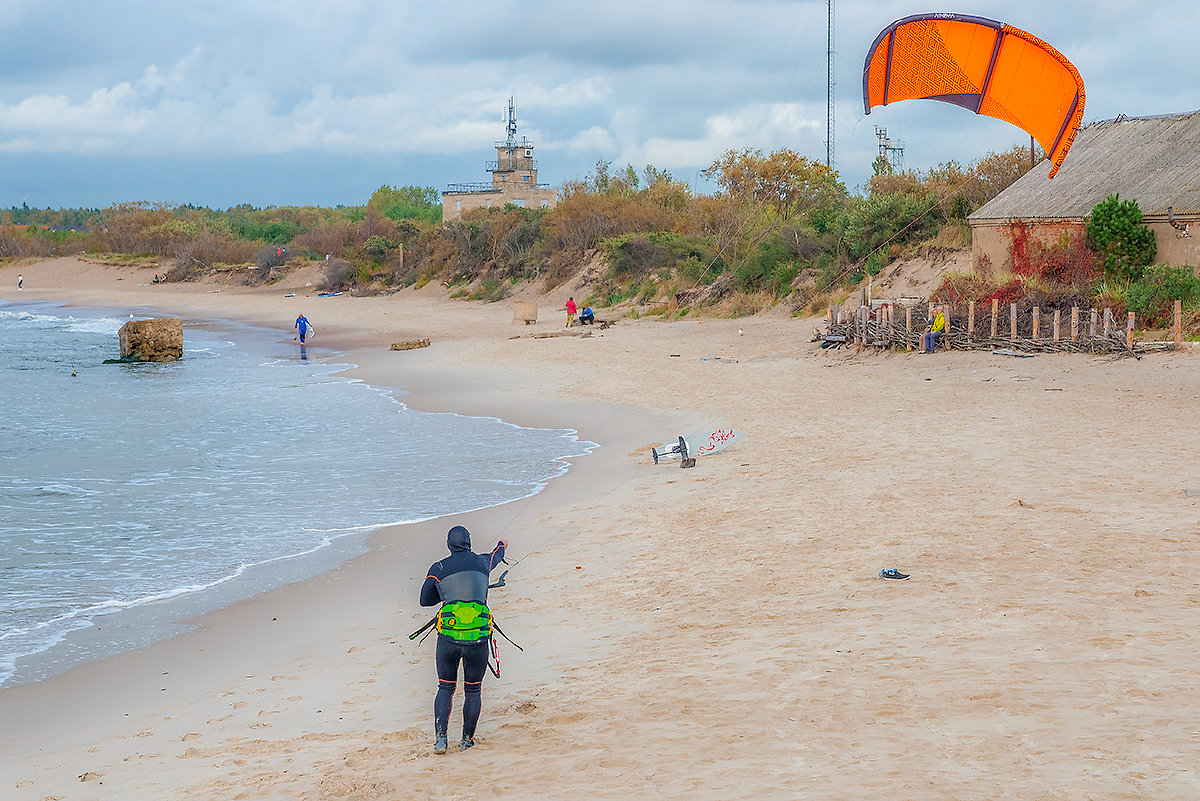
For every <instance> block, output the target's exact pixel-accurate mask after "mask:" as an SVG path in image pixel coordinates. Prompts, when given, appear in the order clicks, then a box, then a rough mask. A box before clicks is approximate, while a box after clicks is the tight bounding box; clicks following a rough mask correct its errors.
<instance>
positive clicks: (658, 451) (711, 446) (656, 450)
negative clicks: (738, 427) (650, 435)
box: [650, 426, 742, 464]
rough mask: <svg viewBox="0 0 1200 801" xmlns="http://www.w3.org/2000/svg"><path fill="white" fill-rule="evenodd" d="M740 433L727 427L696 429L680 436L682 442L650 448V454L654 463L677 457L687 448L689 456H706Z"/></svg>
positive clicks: (720, 448)
mask: <svg viewBox="0 0 1200 801" xmlns="http://www.w3.org/2000/svg"><path fill="white" fill-rule="evenodd" d="M741 436H742V435H741V434H740V433H739V432H737V431H734V430H733V429H732V428H728V427H724V426H722V427H717V428H706V429H704V430H703V431H697V432H696V433H695V434H689V435H688V436H686V437H680V438H679V439H682V440H683V442H678V441H676V442H674V443H670V442H669V443H667V444H665V445H657V446H655V447H653V448H651V449H650V455H651V456H653V457H654V463H655V464H658V463H659V462H664V461H670V460H672V459H678V458H679V457H680V456H682V455H683V449H684V448H687V455H688V456H689V457H695V456H708V455H709V454H710V453H716V452H717V451H721V450H725V449H726V448H728V447H729V446H730V445H732V444H733V443H735V442H737V441H738V439H739V438H740V437H741Z"/></svg>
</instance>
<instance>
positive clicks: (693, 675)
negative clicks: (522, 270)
mask: <svg viewBox="0 0 1200 801" xmlns="http://www.w3.org/2000/svg"><path fill="white" fill-rule="evenodd" d="M23 271H24V274H25V277H26V288H27V289H26V292H29V291H31V287H36V286H39V285H43V286H45V287H47V289H45V290H44V291H46V292H49V293H59V296H60V297H70V298H71V299H73V300H74V301H76V302H80V303H90V304H96V299H97V298H126V299H127V300H128V302H129V303H131V304H132V303H138V304H143V303H145V301H144V299H145V298H146V297H158V298H171V299H174V300H172V305H170V306H168V305H166V304H164V305H162V306H160V307H162V308H168V307H169V308H175V309H180V310H198V311H195V312H192V311H189V313H194V314H196V315H197V316H198V315H199V314H206V313H207V314H212V315H213V316H216V315H215V314H214V312H213V310H214V309H217V308H218V307H222V306H224V307H226V308H225V309H224V310H225V311H230V312H231V314H227V315H224V316H231V317H233V318H234V319H237V317H238V315H239V314H241V315H243V316H244V317H245V318H246V319H252V318H257V319H259V320H264V321H267V322H268V323H270V322H271V321H272V320H274V321H277V322H278V324H279V325H281V326H284V325H286V324H290V319H291V318H294V316H295V314H296V312H297V310H299V311H303V312H304V313H305V315H306V316H308V317H309V318H310V319H311V320H313V322H314V324H315V325H316V326H317V329H318V332H320V334H321V335H323V337H328V338H330V339H336V340H337V341H338V342H345V343H348V344H349V345H350V346H351V347H352V348H353V350H352V354H353V355H352V357H351V361H354V362H355V363H356V364H358V365H359V366H358V367H357V368H355V371H354V372H355V374H356V375H361V376H363V377H364V380H367V381H368V383H372V384H386V383H387V381H386V380H391V381H394V382H396V383H398V384H402V385H403V386H404V387H405V388H407V389H410V390H411V394H409V395H404V396H402V398H401V402H403V403H405V404H406V405H409V406H411V407H412V408H419V409H425V408H429V409H437V410H448V411H455V412H459V413H465V414H476V413H480V412H481V411H483V412H485V413H486V414H487V415H488V416H498V417H501V418H502V419H506V420H509V421H510V422H514V423H516V424H520V425H525V424H528V422H529V421H534V422H537V423H542V422H545V423H547V424H548V425H550V427H569V428H573V429H575V430H577V431H578V432H579V436H580V437H581V438H583V439H588V440H591V441H594V442H598V443H600V444H601V446H602V447H601V448H599V449H598V450H597V451H595V452H593V454H591V455H590V458H589V459H580V460H578V461H579V463H578V464H574V465H573V466H572V468H571V469H570V470H568V472H567V474H566V475H565V476H561V477H560V478H559V479H555V480H554V481H552V482H551V483H550V485H549V486H548V487H547V488H546V489H545V490H544V491H543V492H542V493H540V494H538V495H536V496H534V497H533V498H531V499H529V500H528V501H526V502H520V503H513V504H507V505H504V506H499V507H493V508H491V509H489V510H485V511H484V512H480V513H475V514H471V515H466V516H463V518H462V519H456V521H455V522H461V523H463V524H464V525H466V526H467V528H468V529H470V530H471V531H472V533H473V535H474V537H475V539H474V544H475V545H476V547H477V548H480V549H482V548H485V547H489V546H490V545H491V543H492V542H494V541H495V538H496V536H497V534H498V533H499V532H501V531H504V532H506V534H507V535H508V536H509V539H510V552H511V553H512V555H513V557H514V558H522V557H526V556H528V561H522V562H521V564H520V565H519V566H518V567H517V568H516V569H514V570H513V573H512V575H510V576H509V586H507V587H506V588H505V589H504V590H503V591H500V590H497V591H495V595H494V606H495V610H496V615H497V618H498V619H499V620H500V621H501V625H502V626H503V627H504V629H505V631H506V632H508V633H509V634H510V635H511V636H513V638H514V639H515V640H516V641H517V642H519V643H520V644H521V645H522V646H524V647H525V651H524V652H521V651H517V650H516V649H513V648H510V647H508V646H507V644H506V643H504V642H501V651H502V655H503V676H502V678H500V679H498V680H496V679H492V678H491V677H489V678H487V679H486V680H485V684H484V703H483V716H482V718H481V720H480V728H479V733H478V737H477V740H478V742H479V745H478V746H477V747H476V748H474V749H472V750H471V751H470V752H467V753H466V754H463V755H459V754H451V755H446V756H444V757H435V756H434V755H433V754H432V753H431V752H430V748H431V744H432V736H431V735H432V732H431V728H432V724H431V721H430V720H429V718H430V706H431V703H432V696H433V690H434V686H435V679H434V673H433V664H432V661H433V660H432V647H431V645H430V644H429V643H428V642H426V643H425V645H424V646H418V645H416V644H413V643H410V642H409V641H408V639H407V637H406V635H407V634H408V633H409V632H410V631H412V630H414V629H416V628H417V627H418V626H419V625H420V624H421V623H423V622H424V621H425V620H426V619H427V617H428V615H427V614H426V613H425V610H421V609H419V608H418V607H417V606H416V602H415V598H416V591H417V588H418V587H419V583H420V579H422V578H423V572H422V571H423V570H424V569H425V567H426V565H427V564H428V563H429V562H431V561H433V560H434V559H436V558H440V557H441V556H442V555H443V554H444V536H445V530H444V526H443V525H433V524H432V523H426V524H414V525H412V526H405V527H403V528H401V529H395V530H380V531H379V532H377V533H376V535H374V536H373V537H372V538H371V547H372V550H371V551H369V552H368V553H366V554H363V555H362V556H359V557H355V558H353V559H351V560H349V561H348V562H346V563H345V564H344V565H342V566H341V567H339V568H338V569H335V570H333V571H329V572H326V573H323V574H321V575H319V576H317V577H315V578H313V579H310V580H307V581H304V582H301V583H299V584H293V585H288V587H284V588H280V589H279V590H273V591H271V592H268V593H265V594H263V595H258V596H255V597H253V598H251V599H248V600H246V601H244V602H241V603H239V604H237V605H235V606H232V607H228V608H225V609H222V610H219V611H217V612H214V613H211V614H209V615H206V616H204V617H203V618H202V621H201V622H202V623H203V625H202V626H201V627H200V628H198V629H197V630H195V631H193V632H190V633H188V634H186V635H183V636H181V637H177V638H174V639H172V640H169V641H167V642H164V643H159V644H157V645H154V646H150V647H149V648H146V649H142V650H139V651H135V652H130V653H128V654H124V655H120V656H117V657H113V658H111V659H109V660H105V661H104V662H102V663H93V664H91V665H88V666H85V667H83V668H80V669H77V670H76V671H73V672H71V673H68V674H66V675H64V676H62V677H59V678H58V679H51V680H49V681H48V682H42V683H40V684H38V685H27V686H26V687H17V688H13V689H11V690H4V691H0V720H3V721H5V723H2V724H0V748H3V749H4V751H3V753H4V754H5V756H4V757H3V758H0V788H5V789H6V792H8V794H9V795H10V796H11V797H12V798H13V799H14V801H26V799H30V800H31V801H41V799H43V798H45V797H46V796H47V795H56V796H60V797H66V798H70V799H72V801H75V799H83V801H89V800H90V799H93V798H94V799H101V798H107V797H110V795H109V794H110V793H111V788H112V787H114V786H115V787H119V788H121V793H122V794H123V795H125V796H129V797H154V798H157V797H170V798H187V799H206V800H208V799H211V800H212V801H218V800H220V801H224V799H233V798H238V797H297V798H303V799H314V800H315V799H334V798H345V799H368V798H370V799H389V801H390V799H402V798H410V797H425V796H435V795H436V796H442V795H448V794H449V795H452V796H455V797H457V796H463V797H466V796H468V795H469V796H472V797H474V796H478V795H486V794H495V793H497V792H499V793H500V794H501V795H502V796H504V797H507V796H512V797H521V798H558V797H562V796H565V795H588V796H589V797H597V798H601V799H607V798H628V797H642V796H654V797H662V798H689V799H701V801H717V799H725V798H731V797H742V796H746V795H755V796H758V797H762V798H781V799H782V798H795V797H798V796H799V795H802V794H806V795H811V796H812V797H814V798H815V797H821V798H830V799H847V801H849V799H858V798H863V797H867V796H870V795H877V794H881V793H888V794H902V795H906V796H910V797H914V798H926V799H937V800H941V799H945V801H950V800H951V799H953V800H954V801H963V800H964V799H991V798H993V797H995V794H996V791H995V786H996V785H995V783H994V782H985V783H982V784H981V783H980V782H979V781H978V778H979V777H980V776H989V777H996V778H1000V779H1001V780H1002V781H1003V782H1004V787H1005V792H1006V793H1007V794H1008V795H1011V796H1012V797H1014V798H1040V797H1046V798H1050V797H1054V798H1076V799H1089V798H1091V799H1099V798H1105V799H1118V800H1120V801H1124V800H1125V799H1128V801H1133V800H1134V799H1140V798H1146V797H1154V798H1161V799H1180V801H1182V800H1183V799H1190V798H1193V797H1195V796H1196V795H1197V793H1198V792H1200V779H1197V777H1196V774H1195V772H1194V768H1193V767H1192V766H1191V761H1192V760H1191V759H1190V757H1188V756H1187V754H1189V753H1194V751H1195V748H1196V744H1197V736H1198V735H1197V734H1196V730H1195V728H1196V727H1195V724H1194V722H1193V720H1192V717H1193V716H1191V715H1189V714H1188V710H1189V709H1190V708H1191V707H1192V706H1194V705H1196V704H1197V703H1200V688H1197V686H1196V684H1195V682H1194V681H1193V677H1194V655H1195V653H1196V652H1197V649H1200V584H1198V583H1197V580H1196V577H1195V575H1194V572H1193V571H1191V570H1190V569H1189V568H1188V565H1191V564H1194V563H1195V562H1196V561H1197V560H1198V559H1200V466H1198V465H1197V464H1196V461H1195V459H1194V455H1193V454H1192V453H1191V450H1190V449H1189V448H1188V447H1187V443H1191V442H1195V441H1200V419H1197V418H1196V415H1195V414H1194V403H1195V398H1196V397H1200V362H1197V361H1196V358H1195V355H1194V354H1193V353H1192V352H1191V351H1189V352H1184V353H1175V354H1153V355H1148V356H1146V357H1144V358H1143V359H1142V360H1141V361H1134V360H1128V359H1127V360H1124V361H1112V360H1111V359H1104V358H1097V357H1088V356H1072V355H1049V356H1038V357H1036V358H1031V359H1020V360H1006V359H1004V358H1003V357H996V356H991V355H989V354H984V353H960V352H953V353H946V354H936V355H934V356H930V357H920V358H918V357H916V356H914V355H910V354H902V353H898V354H868V353H864V354H856V353H854V352H852V351H849V352H848V351H835V352H828V351H819V350H818V349H816V348H815V347H814V346H812V345H811V344H810V343H809V342H808V341H807V339H808V336H809V333H810V330H811V324H812V323H811V321H799V320H792V319H785V318H780V317H770V316H766V317H758V318H744V319H742V320H685V321H679V322H673V323H662V322H658V321H651V320H645V321H622V322H621V323H620V324H619V325H617V326H615V327H613V328H610V329H608V330H606V331H604V332H595V333H594V334H593V336H591V337H589V338H579V337H553V338H545V339H532V338H530V337H527V336H524V335H525V334H529V333H533V332H539V331H540V332H550V331H557V330H558V329H559V328H560V326H561V318H559V317H558V314H557V313H556V312H553V311H552V312H551V313H550V314H548V315H547V316H548V317H549V318H552V319H546V320H539V322H538V323H537V325H536V326H533V327H531V328H528V329H523V328H521V327H514V326H512V324H511V320H510V319H509V309H508V308H507V304H492V305H485V304H478V303H470V302H462V301H458V302H452V301H448V300H447V299H446V298H445V297H444V293H439V292H438V291H436V288H434V289H430V288H427V289H426V290H423V291H416V292H414V291H408V290H406V291H405V292H402V293H398V294H397V295H395V296H387V297H383V298H330V299H322V301H320V302H318V301H316V300H315V299H311V298H299V299H284V298H282V297H280V296H281V295H282V294H283V293H284V292H287V291H290V290H289V289H288V288H287V287H272V288H266V289H264V288H256V289H246V288H241V289H235V288H230V287H216V288H214V287H213V286H212V285H208V286H192V287H183V286H173V287H172V286H171V285H167V286H168V288H167V290H166V291H163V292H156V291H155V288H146V289H145V290H144V291H143V290H142V289H141V288H138V289H137V290H135V291H129V290H133V287H132V286H129V287H127V286H126V283H127V282H129V281H136V274H137V271H136V270H131V269H129V268H99V267H95V266H94V265H81V264H80V263H78V262H73V261H72V260H58V261H56V262H53V263H48V264H45V265H40V266H39V265H34V266H32V267H31V266H23ZM148 273H149V271H148ZM7 276H8V271H6V270H4V269H2V268H0V287H3V286H4V283H3V282H4V281H5V280H6V278H7ZM117 278H122V279H124V280H122V282H121V284H116V283H115V281H116V279H117ZM300 288H301V290H302V289H303V287H302V285H301V287H300ZM217 290H219V291H217ZM560 290H561V292H560V293H561V294H562V295H563V298H562V299H563V300H565V295H566V294H567V292H568V291H571V288H569V287H563V288H560ZM38 291H39V292H41V291H43V290H38ZM6 293H7V294H6ZM0 296H4V297H10V296H11V292H8V290H7V289H4V290H0ZM292 301H295V302H292ZM539 302H540V303H541V304H542V308H543V309H545V308H550V309H552V310H553V309H555V308H557V306H558V304H559V297H558V295H557V294H555V293H551V294H549V295H547V296H545V297H543V298H540V299H539ZM320 303H325V304H328V305H319V304H320ZM96 305H113V304H111V303H99V304H96ZM145 305H150V304H148V303H146V304H145ZM422 336H428V337H430V338H431V339H432V340H433V343H434V344H433V346H431V347H429V348H424V349H420V350H414V351H406V352H400V353H396V352H389V351H387V350H386V347H387V343H388V342H391V341H400V340H406V339H415V338H419V337H422ZM514 336H516V337H518V338H515V339H514V338H512V337H514ZM384 379H386V380H384ZM498 412H499V413H498ZM561 420H569V421H574V424H570V425H566V426H557V425H554V424H555V423H557V422H559V421H561ZM710 421H717V422H721V423H726V424H729V425H732V426H733V427H734V428H737V429H738V430H739V431H741V432H742V433H743V435H744V436H743V438H742V439H740V440H739V441H738V443H737V444H736V445H735V446H733V447H730V448H728V449H727V450H725V451H722V452H721V453H719V454H715V455H713V456H711V457H705V458H703V459H701V460H698V464H697V467H696V468H695V469H692V470H681V469H680V468H679V467H678V466H675V467H665V466H654V465H651V464H649V462H650V460H649V457H648V448H649V446H650V445H651V444H654V443H657V442H662V441H664V440H666V439H669V438H670V437H671V436H672V435H673V434H676V433H687V432H689V431H692V430H695V429H697V428H700V427H701V426H702V425H703V424H705V423H707V422H710ZM1180 443H1182V444H1183V447H1180ZM884 567H896V568H899V569H901V570H902V571H903V572H905V573H911V575H912V577H911V579H909V580H908V581H903V582H889V581H883V580H880V579H879V578H877V574H878V571H879V570H880V569H881V568H884ZM457 707H458V705H457V704H456V708H457ZM454 725H455V724H454V722H453V721H452V732H453V726H454ZM464 759H465V760H468V761H467V762H463V761H461V760H464ZM495 777H502V778H501V779H500V780H497V779H496V778H495ZM101 782H103V786H101V785H100V783H101ZM8 788H12V789H8Z"/></svg>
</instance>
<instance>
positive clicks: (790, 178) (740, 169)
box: [703, 148, 846, 220]
mask: <svg viewBox="0 0 1200 801" xmlns="http://www.w3.org/2000/svg"><path fill="white" fill-rule="evenodd" d="M703 175H704V177H706V178H708V179H709V180H715V181H716V182H717V183H718V184H719V185H720V186H721V188H722V189H723V190H724V191H725V192H726V193H727V194H729V195H731V196H734V197H738V198H742V199H744V200H747V201H750V202H752V203H754V204H755V205H756V206H762V207H764V208H769V209H771V210H772V211H773V212H774V213H775V215H776V216H777V217H778V218H780V219H784V220H788V219H792V218H793V217H795V216H799V215H808V214H811V213H812V212H813V211H815V210H817V209H820V208H823V207H828V206H831V205H839V204H841V203H843V202H844V200H845V198H846V187H845V186H844V185H843V184H842V182H841V181H839V180H838V176H837V173H836V172H834V171H833V170H830V169H829V168H828V167H827V166H825V165H824V164H822V163H821V162H819V161H809V160H808V159H807V158H805V157H804V156H801V155H800V154H799V153H796V152H795V151H794V150H789V149H784V150H776V151H774V152H773V153H771V154H770V155H766V156H764V155H763V153H762V151H761V150H751V149H749V148H745V149H742V150H727V151H725V154H724V155H722V156H721V157H720V158H719V159H717V160H716V161H714V162H713V163H712V164H711V165H710V166H709V167H708V169H706V170H704V171H703Z"/></svg>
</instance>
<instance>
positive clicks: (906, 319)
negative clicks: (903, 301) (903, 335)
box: [904, 306, 912, 334]
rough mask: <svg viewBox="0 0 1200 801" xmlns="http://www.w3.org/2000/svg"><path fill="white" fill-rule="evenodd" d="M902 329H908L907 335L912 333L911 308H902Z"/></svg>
mask: <svg viewBox="0 0 1200 801" xmlns="http://www.w3.org/2000/svg"><path fill="white" fill-rule="evenodd" d="M904 327H905V328H906V329H908V333H910V334H911V333H912V306H905V307H904Z"/></svg>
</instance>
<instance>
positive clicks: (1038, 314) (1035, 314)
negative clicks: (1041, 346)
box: [1033, 306, 1041, 339]
mask: <svg viewBox="0 0 1200 801" xmlns="http://www.w3.org/2000/svg"><path fill="white" fill-rule="evenodd" d="M1040 317H1041V309H1039V308H1038V307H1037V306H1034V307H1033V338H1034V339H1037V335H1038V320H1039V318H1040Z"/></svg>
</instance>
